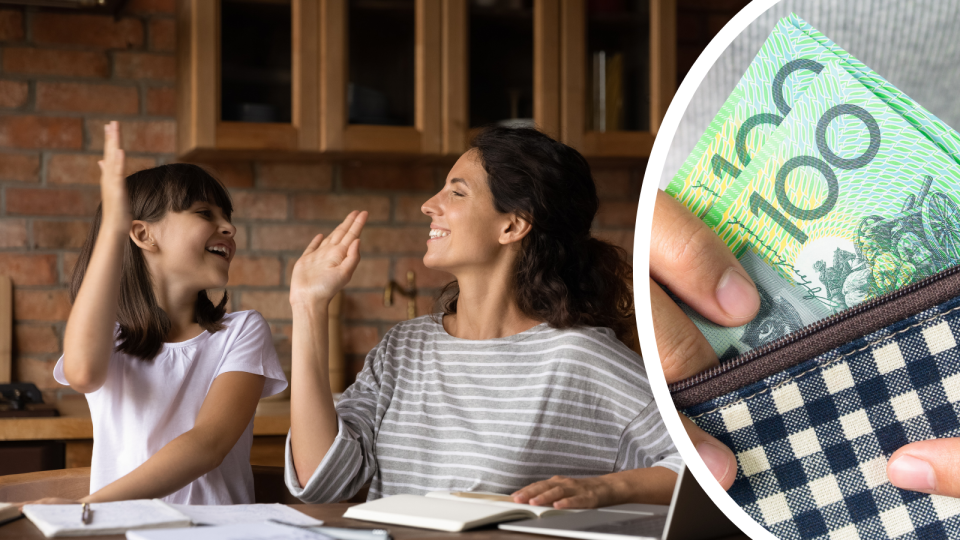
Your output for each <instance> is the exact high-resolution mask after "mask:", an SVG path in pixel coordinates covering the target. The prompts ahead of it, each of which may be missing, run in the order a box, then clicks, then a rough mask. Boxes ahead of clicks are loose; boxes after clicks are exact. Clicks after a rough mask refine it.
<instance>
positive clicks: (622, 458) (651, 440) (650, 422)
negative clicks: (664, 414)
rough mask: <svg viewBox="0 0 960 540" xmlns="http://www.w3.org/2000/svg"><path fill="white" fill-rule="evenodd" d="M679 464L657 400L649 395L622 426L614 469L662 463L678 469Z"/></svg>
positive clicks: (673, 469) (680, 461)
mask: <svg viewBox="0 0 960 540" xmlns="http://www.w3.org/2000/svg"><path fill="white" fill-rule="evenodd" d="M682 464H683V461H682V459H681V458H680V454H679V453H678V452H677V449H676V447H674V446H673V440H672V439H670V433H669V432H668V431H667V427H666V426H665V425H663V419H662V418H661V417H660V411H659V409H657V402H656V401H655V400H653V399H651V400H650V403H648V404H647V406H646V407H644V408H643V409H642V410H641V411H640V413H639V414H638V415H637V417H636V418H634V419H633V421H632V422H630V424H628V425H627V427H626V429H624V430H623V435H622V436H621V437H620V448H619V452H618V455H617V462H616V465H615V470H617V471H626V470H630V469H640V468H646V467H665V468H667V469H670V470H671V471H673V472H676V473H679V472H680V466H681V465H682Z"/></svg>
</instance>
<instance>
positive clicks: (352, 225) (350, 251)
mask: <svg viewBox="0 0 960 540" xmlns="http://www.w3.org/2000/svg"><path fill="white" fill-rule="evenodd" d="M366 222H367V212H365V211H364V212H357V211H356V210H354V211H353V212H350V214H349V215H348V216H347V218H346V219H344V220H343V223H341V224H340V225H338V226H337V228H336V229H334V230H333V232H332V233H330V236H327V237H326V238H324V236H323V235H322V234H318V235H317V236H315V237H314V238H313V240H312V241H311V242H310V245H309V246H307V249H306V250H304V252H303V255H302V256H301V257H300V260H298V261H297V264H295V265H294V266H293V275H292V277H291V279H290V304H291V305H297V304H306V305H310V304H316V303H321V302H323V303H327V302H330V300H331V299H333V297H334V296H335V295H336V294H337V293H338V292H339V291H340V289H342V288H343V287H344V286H345V285H346V284H347V283H348V282H349V281H350V277H351V276H353V271H354V270H356V268H357V263H359V262H360V231H362V230H363V225H364V223H366Z"/></svg>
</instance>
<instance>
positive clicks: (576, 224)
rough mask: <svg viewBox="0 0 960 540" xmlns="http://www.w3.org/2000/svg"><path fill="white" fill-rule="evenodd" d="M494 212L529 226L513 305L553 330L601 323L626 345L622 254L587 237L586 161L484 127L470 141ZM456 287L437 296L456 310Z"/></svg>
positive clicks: (591, 204) (530, 132)
mask: <svg viewBox="0 0 960 540" xmlns="http://www.w3.org/2000/svg"><path fill="white" fill-rule="evenodd" d="M472 147H473V148H475V149H476V150H477V152H478V156H479V158H480V162H481V164H482V166H483V168H484V170H485V171H486V173H487V182H488V183H489V185H490V191H491V192H492V193H493V204H494V207H495V208H496V210H497V211H498V212H501V213H508V212H513V213H515V214H516V215H517V216H519V217H521V218H523V219H525V220H526V221H528V222H530V224H531V225H532V230H531V231H530V232H529V233H528V234H527V236H526V237H525V238H524V239H523V241H522V244H521V252H520V257H519V259H518V260H517V267H516V289H517V292H516V294H517V303H518V305H519V307H520V310H521V311H523V313H524V314H526V315H528V316H530V317H533V318H535V319H538V320H542V321H546V322H547V323H549V324H550V326H552V327H554V328H569V327H571V326H579V325H584V326H603V327H608V328H611V329H612V330H613V331H614V332H615V333H616V335H617V337H618V338H619V339H620V340H621V341H624V342H625V343H628V344H631V343H632V342H633V341H634V336H635V334H636V323H635V319H634V308H633V291H632V287H631V282H632V278H633V268H632V266H631V265H630V263H629V256H628V255H627V252H626V251H625V250H624V249H623V248H620V247H618V246H614V245H612V244H609V243H607V242H604V241H602V240H599V239H597V238H594V237H592V236H591V235H590V226H591V225H592V223H593V218H594V216H596V214H597V210H598V209H599V207H600V200H599V199H598V198H597V188H596V185H595V184H594V182H593V176H592V175H591V174H590V166H589V165H588V164H587V160H585V159H584V158H583V156H582V155H580V153H579V152H577V151H576V150H574V149H573V148H570V147H569V146H567V145H565V144H562V143H559V142H557V141H555V140H553V139H551V138H550V137H548V136H546V135H544V134H543V133H541V132H539V131H537V130H535V129H531V128H507V127H489V128H486V129H484V130H483V131H481V132H480V134H479V135H477V137H476V138H475V139H474V140H473V143H472ZM459 295H460V288H459V285H458V284H457V282H456V281H453V282H451V283H448V284H447V285H446V286H445V287H444V289H443V291H442V292H441V293H440V300H439V304H440V307H441V309H442V310H443V313H444V314H445V315H449V314H453V313H456V312H457V299H458V298H459Z"/></svg>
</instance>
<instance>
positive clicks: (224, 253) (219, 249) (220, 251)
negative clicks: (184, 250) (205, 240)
mask: <svg viewBox="0 0 960 540" xmlns="http://www.w3.org/2000/svg"><path fill="white" fill-rule="evenodd" d="M207 252H209V253H213V254H214V255H219V256H220V257H223V258H224V259H225V260H229V259H230V252H229V251H228V250H227V248H225V247H223V246H212V247H208V248H207Z"/></svg>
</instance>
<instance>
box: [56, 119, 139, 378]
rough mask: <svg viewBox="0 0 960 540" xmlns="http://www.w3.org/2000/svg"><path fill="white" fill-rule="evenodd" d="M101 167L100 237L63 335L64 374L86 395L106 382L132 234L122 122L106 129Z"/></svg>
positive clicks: (109, 125) (108, 125)
mask: <svg viewBox="0 0 960 540" xmlns="http://www.w3.org/2000/svg"><path fill="white" fill-rule="evenodd" d="M99 164H100V191H101V197H102V199H103V215H102V217H101V222H100V232H99V233H98V234H97V241H96V244H95V245H94V248H93V254H92V256H91V257H90V264H89V265H88V267H87V271H86V274H85V275H84V278H83V284H82V285H80V290H79V292H78V293H77V298H76V300H75V301H74V303H73V308H72V309H71V310H70V317H69V318H68V319H67V328H66V332H65V333H64V336H63V374H64V376H65V377H66V378H67V381H69V383H70V387H71V388H73V389H74V390H76V391H78V392H83V393H87V392H93V391H95V390H97V389H99V388H100V387H101V386H103V382H104V381H105V380H106V378H107V367H108V366H109V364H110V356H111V354H113V348H114V339H115V337H114V328H115V324H116V321H117V299H118V297H119V295H120V265H121V262H122V260H123V250H124V246H125V244H126V243H127V242H128V240H127V237H128V236H129V234H130V223H131V217H130V201H129V198H128V197H127V187H126V183H125V182H126V181H125V179H124V176H123V164H124V154H123V150H121V149H120V125H119V124H118V123H117V122H110V123H109V124H107V125H106V126H104V143H103V160H102V161H100V162H99Z"/></svg>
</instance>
